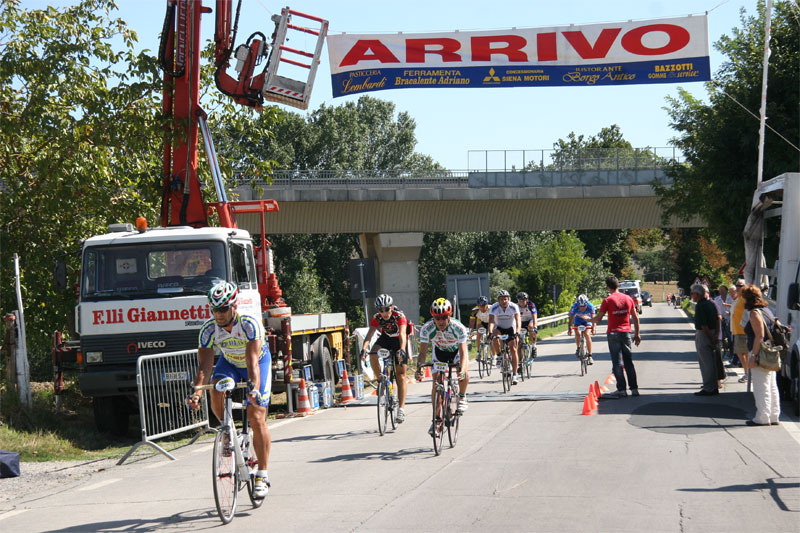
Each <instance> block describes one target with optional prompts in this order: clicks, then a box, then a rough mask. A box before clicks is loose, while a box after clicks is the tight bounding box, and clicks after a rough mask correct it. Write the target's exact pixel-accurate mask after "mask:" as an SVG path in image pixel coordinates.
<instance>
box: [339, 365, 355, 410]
mask: <svg viewBox="0 0 800 533" xmlns="http://www.w3.org/2000/svg"><path fill="white" fill-rule="evenodd" d="M354 401H356V399H355V397H354V396H353V391H352V390H351V389H350V378H348V377H347V369H346V368H345V370H344V372H343V374H342V399H341V400H340V401H339V403H350V402H354Z"/></svg>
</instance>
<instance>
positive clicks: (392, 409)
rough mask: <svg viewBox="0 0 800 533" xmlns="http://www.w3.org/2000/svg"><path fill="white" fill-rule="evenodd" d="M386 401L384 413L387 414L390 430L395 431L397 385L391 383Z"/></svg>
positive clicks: (397, 405) (397, 403)
mask: <svg viewBox="0 0 800 533" xmlns="http://www.w3.org/2000/svg"><path fill="white" fill-rule="evenodd" d="M386 392H387V395H388V399H387V401H386V411H387V412H388V414H389V422H391V423H392V429H397V410H398V408H399V407H400V401H399V400H398V399H397V383H395V382H394V381H392V386H391V387H388V388H387V391H386Z"/></svg>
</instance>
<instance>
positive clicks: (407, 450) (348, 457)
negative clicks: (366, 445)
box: [311, 446, 434, 463]
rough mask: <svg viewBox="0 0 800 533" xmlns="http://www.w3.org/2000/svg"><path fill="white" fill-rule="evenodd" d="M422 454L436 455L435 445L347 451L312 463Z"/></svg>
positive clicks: (383, 458) (397, 458) (400, 457)
mask: <svg viewBox="0 0 800 533" xmlns="http://www.w3.org/2000/svg"><path fill="white" fill-rule="evenodd" d="M421 454H426V455H430V456H431V457H433V456H434V453H433V447H432V446H429V447H427V448H405V449H402V450H391V451H385V452H365V453H345V454H342V455H332V456H331V457H322V458H320V459H315V460H314V461H311V462H312V463H335V462H338V461H399V460H401V459H408V458H411V457H418V458H420V459H422V458H424V457H420V455H421Z"/></svg>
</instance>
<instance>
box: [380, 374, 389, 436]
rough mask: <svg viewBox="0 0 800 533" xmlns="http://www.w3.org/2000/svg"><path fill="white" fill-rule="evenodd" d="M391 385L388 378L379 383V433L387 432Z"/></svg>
mask: <svg viewBox="0 0 800 533" xmlns="http://www.w3.org/2000/svg"><path fill="white" fill-rule="evenodd" d="M388 401H389V387H387V385H386V380H383V379H382V380H381V381H380V382H379V383H378V433H380V434H381V435H383V434H385V433H386V419H387V417H388V416H389V403H388Z"/></svg>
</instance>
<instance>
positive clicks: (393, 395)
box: [377, 348, 400, 436]
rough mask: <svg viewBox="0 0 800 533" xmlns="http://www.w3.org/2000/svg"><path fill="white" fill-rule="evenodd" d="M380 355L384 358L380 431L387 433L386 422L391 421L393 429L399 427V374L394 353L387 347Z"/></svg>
mask: <svg viewBox="0 0 800 533" xmlns="http://www.w3.org/2000/svg"><path fill="white" fill-rule="evenodd" d="M378 357H380V358H381V359H383V370H382V371H381V379H380V381H379V382H378V402H377V405H378V433H380V435H381V436H383V435H384V434H385V433H386V423H387V421H388V422H391V424H392V429H397V409H398V407H399V406H400V402H399V401H398V400H397V386H396V381H397V376H396V374H395V358H394V354H393V353H392V352H391V351H389V350H387V349H386V348H381V349H379V350H378Z"/></svg>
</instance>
